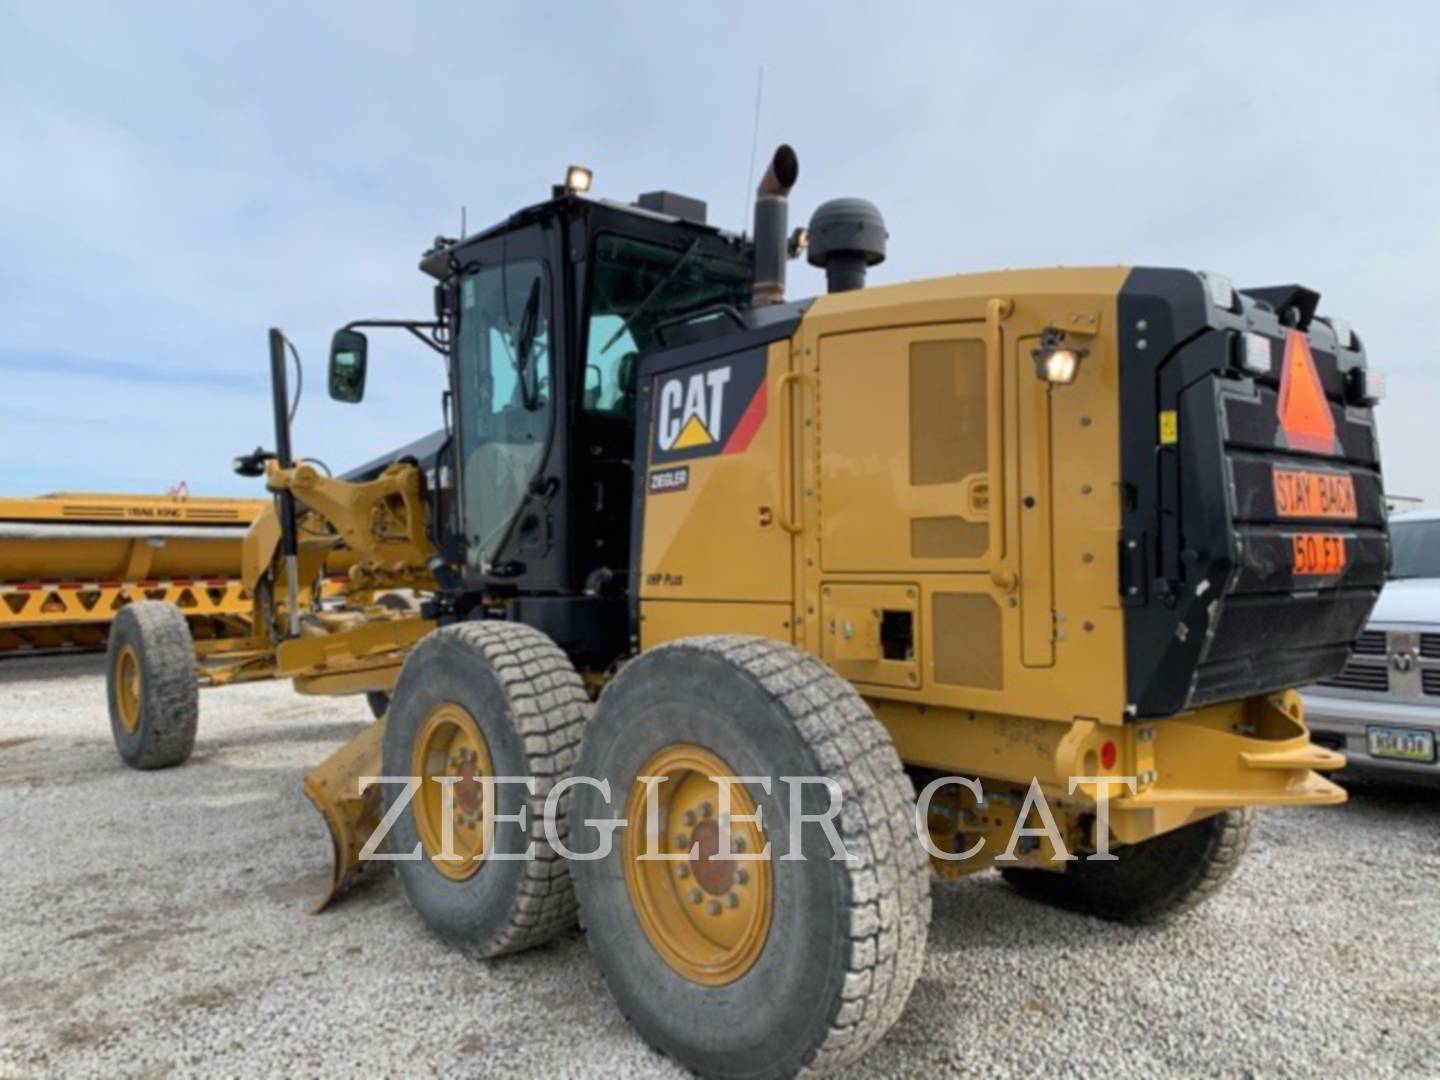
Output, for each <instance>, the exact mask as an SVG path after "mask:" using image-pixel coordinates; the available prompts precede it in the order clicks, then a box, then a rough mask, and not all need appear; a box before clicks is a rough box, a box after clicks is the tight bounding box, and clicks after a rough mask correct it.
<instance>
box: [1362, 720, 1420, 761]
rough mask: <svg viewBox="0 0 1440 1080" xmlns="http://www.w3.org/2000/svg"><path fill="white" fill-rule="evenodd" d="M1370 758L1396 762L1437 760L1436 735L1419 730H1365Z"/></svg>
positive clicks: (1393, 728) (1386, 728) (1399, 728)
mask: <svg viewBox="0 0 1440 1080" xmlns="http://www.w3.org/2000/svg"><path fill="white" fill-rule="evenodd" d="M1365 737H1366V740H1367V741H1368V742H1369V745H1370V756H1371V757H1377V758H1393V759H1394V760H1396V761H1423V762H1426V763H1429V762H1431V761H1434V760H1435V733H1434V732H1433V731H1421V730H1420V729H1419V728H1404V727H1372V728H1366V729H1365Z"/></svg>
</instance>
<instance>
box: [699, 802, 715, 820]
mask: <svg viewBox="0 0 1440 1080" xmlns="http://www.w3.org/2000/svg"><path fill="white" fill-rule="evenodd" d="M713 813H715V808H714V807H713V806H711V805H710V804H709V803H708V802H702V803H701V804H700V816H701V817H709V816H710V815H711V814H713Z"/></svg>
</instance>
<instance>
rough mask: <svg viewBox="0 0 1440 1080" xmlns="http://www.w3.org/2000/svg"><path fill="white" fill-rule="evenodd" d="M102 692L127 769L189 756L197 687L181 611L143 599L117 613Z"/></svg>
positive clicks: (196, 722) (151, 766)
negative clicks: (103, 690) (106, 701)
mask: <svg viewBox="0 0 1440 1080" xmlns="http://www.w3.org/2000/svg"><path fill="white" fill-rule="evenodd" d="M105 691H106V693H105V696H106V698H107V700H108V702H109V706H110V732H111V734H112V735H113V736H114V738H115V749H116V750H117V751H119V753H120V760H121V761H123V762H125V764H126V765H129V766H130V767H131V768H132V769H166V768H169V767H171V766H172V765H180V764H182V763H183V762H184V761H185V760H186V759H187V758H188V757H189V756H190V752H191V751H192V750H193V749H194V748H195V731H196V729H197V727H198V726H199V720H200V686H199V683H198V682H197V681H196V678H195V644H194V642H193V641H192V640H191V637H190V624H189V623H188V622H186V621H185V616H184V615H183V614H181V612H180V609H179V608H177V607H175V606H174V605H172V604H166V603H162V602H160V601H157V600H142V601H139V602H138V603H134V604H130V605H129V606H128V607H125V608H122V609H121V610H120V612H119V614H117V615H116V616H115V620H114V622H112V623H111V624H110V640H109V644H108V645H107V648H106V676H105Z"/></svg>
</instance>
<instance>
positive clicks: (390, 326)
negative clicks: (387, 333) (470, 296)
mask: <svg viewBox="0 0 1440 1080" xmlns="http://www.w3.org/2000/svg"><path fill="white" fill-rule="evenodd" d="M362 327H369V328H372V329H376V330H408V331H410V333H412V334H414V335H415V337H416V338H418V339H419V340H420V341H421V342H423V343H424V344H426V345H428V346H430V348H432V349H434V350H435V351H436V352H437V353H439V354H440V355H441V356H449V355H450V350H449V348H448V347H447V346H446V345H445V344H444V343H443V341H442V340H441V338H440V336H439V335H440V334H441V333H443V332H444V330H445V324H444V323H443V322H435V321H433V320H432V321H428V322H427V321H425V320H422V319H357V320H355V322H350V323H346V324H345V325H344V326H342V327H341V328H340V329H341V330H359V329H361V328H362Z"/></svg>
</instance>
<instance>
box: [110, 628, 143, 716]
mask: <svg viewBox="0 0 1440 1080" xmlns="http://www.w3.org/2000/svg"><path fill="white" fill-rule="evenodd" d="M115 704H116V705H117V706H119V709H120V725H121V726H122V727H123V728H124V729H125V730H126V731H127V732H128V733H129V734H131V735H134V734H135V732H137V731H139V730H140V658H139V657H138V656H136V655H135V649H134V647H133V646H130V645H126V646H125V647H124V648H122V649H121V650H120V655H119V656H118V657H117V658H116V660H115Z"/></svg>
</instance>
